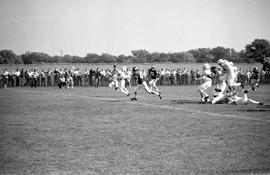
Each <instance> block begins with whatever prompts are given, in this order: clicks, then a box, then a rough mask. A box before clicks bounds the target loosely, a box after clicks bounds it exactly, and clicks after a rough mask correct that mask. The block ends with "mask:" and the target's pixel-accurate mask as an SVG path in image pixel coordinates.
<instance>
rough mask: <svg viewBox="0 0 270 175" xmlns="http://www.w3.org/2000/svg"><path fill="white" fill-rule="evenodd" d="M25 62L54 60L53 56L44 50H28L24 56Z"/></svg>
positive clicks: (48, 61) (49, 61) (50, 61)
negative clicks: (43, 51)
mask: <svg viewBox="0 0 270 175" xmlns="http://www.w3.org/2000/svg"><path fill="white" fill-rule="evenodd" d="M21 57H22V60H23V62H24V64H33V63H34V64H36V63H52V62H54V61H53V59H52V58H51V56H49V55H48V54H46V53H42V52H26V53H25V54H23V55H22V56H21Z"/></svg>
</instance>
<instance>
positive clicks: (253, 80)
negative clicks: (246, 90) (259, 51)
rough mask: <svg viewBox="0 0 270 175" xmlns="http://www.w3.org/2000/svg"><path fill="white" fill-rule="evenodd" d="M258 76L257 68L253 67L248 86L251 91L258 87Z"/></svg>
mask: <svg viewBox="0 0 270 175" xmlns="http://www.w3.org/2000/svg"><path fill="white" fill-rule="evenodd" d="M260 76H261V75H260V72H259V69H258V68H257V67H254V68H253V70H252V73H251V76H250V86H251V89H252V90H253V91H256V88H258V87H259V82H260Z"/></svg>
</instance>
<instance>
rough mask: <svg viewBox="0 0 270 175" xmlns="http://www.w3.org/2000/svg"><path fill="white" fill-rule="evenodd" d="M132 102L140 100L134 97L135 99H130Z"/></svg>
mask: <svg viewBox="0 0 270 175" xmlns="http://www.w3.org/2000/svg"><path fill="white" fill-rule="evenodd" d="M130 100H131V101H136V100H138V99H137V98H136V97H133V98H131V99H130Z"/></svg>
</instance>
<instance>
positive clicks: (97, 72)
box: [0, 68, 270, 88]
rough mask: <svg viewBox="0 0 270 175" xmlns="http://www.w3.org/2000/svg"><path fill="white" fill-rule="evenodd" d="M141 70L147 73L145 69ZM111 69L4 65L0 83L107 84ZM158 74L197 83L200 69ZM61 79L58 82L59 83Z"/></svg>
mask: <svg viewBox="0 0 270 175" xmlns="http://www.w3.org/2000/svg"><path fill="white" fill-rule="evenodd" d="M127 71H128V72H129V73H128V75H131V73H130V72H131V70H129V69H127ZM141 71H143V73H144V75H145V76H146V77H147V70H143V69H142V70H141ZM111 72H112V70H111V69H99V68H97V69H85V70H80V69H79V68H69V69H67V68H66V69H64V70H61V69H54V70H51V69H48V70H41V71H37V70H35V69H34V68H32V69H29V70H24V69H23V68H21V69H16V70H11V71H10V72H9V71H8V70H7V69H5V70H4V72H2V73H1V76H0V87H2V88H5V87H32V88H36V87H45V86H59V88H61V86H62V85H63V82H66V80H67V79H68V81H69V82H70V86H71V87H78V86H93V87H99V86H108V85H109V83H110V81H111ZM158 72H159V74H160V78H159V80H158V82H157V84H158V85H161V86H162V85H199V84H200V83H201V82H200V81H198V80H196V77H198V76H200V74H201V71H200V70H199V69H197V70H193V69H190V70H187V69H185V68H183V69H181V68H178V69H172V70H170V69H163V68H161V69H159V70H158ZM251 75H252V70H243V69H241V68H239V70H238V82H240V83H242V84H244V85H249V84H250V77H251ZM260 76H261V77H260V81H261V83H270V72H269V71H263V70H260ZM130 79H131V85H135V84H136V82H135V80H133V79H132V77H130ZM64 80H65V81H64ZM61 82H62V83H61ZM213 82H214V81H213Z"/></svg>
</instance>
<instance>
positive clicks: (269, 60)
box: [262, 57, 270, 72]
mask: <svg viewBox="0 0 270 175" xmlns="http://www.w3.org/2000/svg"><path fill="white" fill-rule="evenodd" d="M262 65H263V67H262V70H263V71H265V72H266V71H270V57H265V58H264V59H263V62H262Z"/></svg>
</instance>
